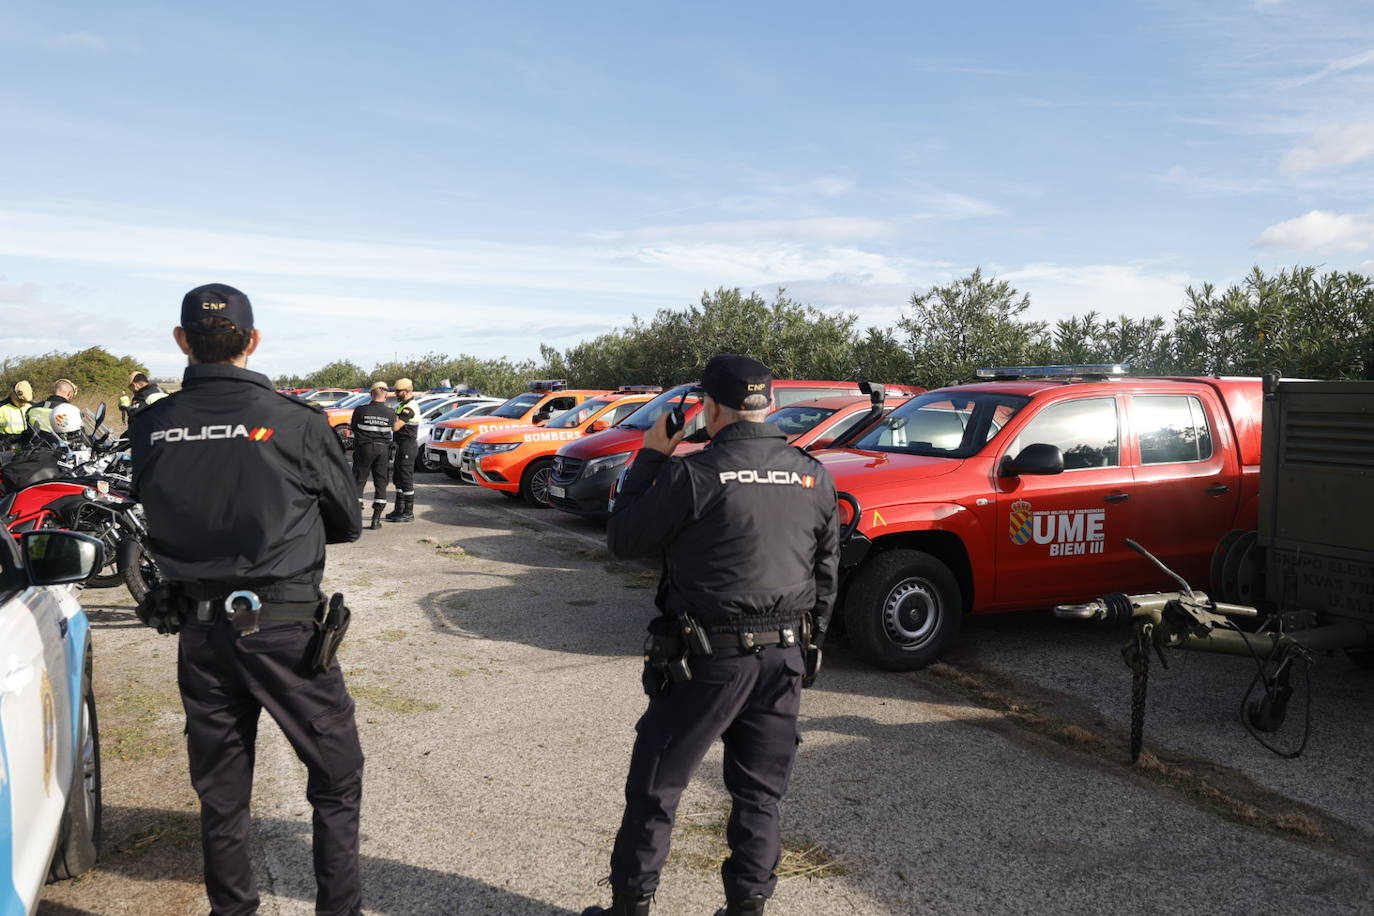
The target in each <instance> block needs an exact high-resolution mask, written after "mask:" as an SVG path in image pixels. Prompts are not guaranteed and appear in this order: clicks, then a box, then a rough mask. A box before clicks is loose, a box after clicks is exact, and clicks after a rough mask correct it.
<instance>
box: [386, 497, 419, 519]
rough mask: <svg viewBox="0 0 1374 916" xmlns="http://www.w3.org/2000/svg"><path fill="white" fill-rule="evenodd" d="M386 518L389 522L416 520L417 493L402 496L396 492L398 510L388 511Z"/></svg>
mask: <svg viewBox="0 0 1374 916" xmlns="http://www.w3.org/2000/svg"><path fill="white" fill-rule="evenodd" d="M386 520H387V521H389V522H413V521H415V495H414V494H413V493H412V494H411V495H410V496H402V495H401V494H399V493H397V494H396V511H394V512H388V513H387V514H386Z"/></svg>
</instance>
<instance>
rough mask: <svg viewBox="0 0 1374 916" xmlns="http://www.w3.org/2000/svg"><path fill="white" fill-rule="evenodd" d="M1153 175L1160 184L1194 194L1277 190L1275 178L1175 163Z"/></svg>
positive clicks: (1250, 192)
mask: <svg viewBox="0 0 1374 916" xmlns="http://www.w3.org/2000/svg"><path fill="white" fill-rule="evenodd" d="M1152 177H1153V178H1154V180H1155V181H1157V182H1159V183H1160V184H1164V185H1168V186H1170V187H1172V188H1177V189H1179V190H1181V191H1187V192H1189V193H1193V194H1208V195H1221V196H1228V197H1229V196H1233V195H1235V196H1243V195H1250V194H1269V193H1273V192H1274V190H1275V182H1274V181H1273V180H1263V179H1257V178H1247V177H1244V176H1237V175H1232V174H1224V175H1221V174H1217V173H1216V172H1214V171H1211V170H1203V169H1193V168H1188V167H1187V166H1182V165H1175V166H1173V167H1171V168H1169V169H1168V170H1167V171H1164V172H1160V173H1159V174H1157V175H1154V176H1152Z"/></svg>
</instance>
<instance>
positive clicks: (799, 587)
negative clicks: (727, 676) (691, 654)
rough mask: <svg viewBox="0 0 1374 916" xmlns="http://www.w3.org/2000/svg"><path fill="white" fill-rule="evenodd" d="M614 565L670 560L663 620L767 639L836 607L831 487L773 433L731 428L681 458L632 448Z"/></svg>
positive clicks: (616, 520) (619, 503) (810, 461)
mask: <svg viewBox="0 0 1374 916" xmlns="http://www.w3.org/2000/svg"><path fill="white" fill-rule="evenodd" d="M607 543H608V544H609V546H610V548H611V552H612V553H614V554H615V555H616V556H618V557H627V558H628V557H648V556H653V555H655V554H659V553H663V554H665V555H666V557H667V564H666V566H667V570H666V575H667V576H668V581H667V583H666V588H664V589H661V591H660V595H662V596H663V597H662V607H661V609H662V610H663V612H664V613H665V614H670V615H671V614H677V613H681V612H686V613H689V614H691V615H692V616H693V617H694V618H696V620H697V623H698V624H700V625H701V626H702V627H704V628H705V629H707V630H708V631H716V632H721V631H727V630H736V631H743V630H764V629H770V628H774V627H781V626H789V625H792V624H795V623H796V622H797V621H798V620H799V619H800V618H801V616H802V614H803V613H805V612H807V611H811V612H813V614H814V615H815V619H816V624H817V628H818V629H819V630H821V631H822V632H824V628H825V627H826V626H827V625H828V624H829V621H830V614H831V612H832V611H833V610H834V607H835V590H836V578H837V575H838V568H839V525H838V522H837V519H836V509H835V484H834V482H833V481H832V480H831V479H830V474H829V473H827V472H826V470H825V468H824V467H823V466H822V465H821V463H820V462H818V461H816V460H815V459H814V458H812V457H811V456H809V455H807V454H806V453H805V452H803V451H801V450H800V449H796V448H793V447H792V446H790V445H788V444H787V438H786V436H784V435H783V433H782V431H781V430H779V429H778V428H777V427H776V426H773V425H772V424H771V423H734V424H732V425H730V426H727V427H726V428H725V429H722V430H721V431H720V432H719V433H718V434H717V435H716V436H715V438H714V439H713V440H712V442H711V444H710V446H709V447H707V448H705V449H703V450H701V451H699V452H695V453H693V454H691V455H687V456H686V457H684V458H668V457H667V456H665V455H663V454H662V453H660V452H656V451H654V450H652V449H641V450H640V451H639V453H638V454H637V455H636V456H635V460H634V464H633V465H631V467H630V470H629V472H628V473H627V474H626V477H625V481H624V483H623V485H622V486H621V488H620V491H619V493H618V494H617V496H616V503H615V509H614V510H613V511H612V512H611V520H610V523H609V527H608V529H607Z"/></svg>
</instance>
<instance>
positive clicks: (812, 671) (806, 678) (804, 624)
mask: <svg viewBox="0 0 1374 916" xmlns="http://www.w3.org/2000/svg"><path fill="white" fill-rule="evenodd" d="M801 644H802V665H803V673H802V682H801V685H802V687H810V686H811V685H812V684H814V683H816V675H818V674H820V673H821V647H820V646H818V645H816V634H815V622H814V621H813V620H812V617H811V612H810V611H807V612H806V613H805V614H803V615H802V621H801Z"/></svg>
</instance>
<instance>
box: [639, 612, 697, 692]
mask: <svg viewBox="0 0 1374 916" xmlns="http://www.w3.org/2000/svg"><path fill="white" fill-rule="evenodd" d="M691 678H692V670H691V668H690V667H688V665H687V645H686V643H684V642H683V640H682V634H681V631H680V628H679V626H678V623H677V621H675V620H672V619H670V618H668V617H664V616H662V615H660V616H658V617H655V618H654V619H653V620H650V621H649V635H648V636H646V637H645V638H644V674H643V677H642V681H643V683H644V693H645V694H646V695H647V696H649V697H661V696H666V695H667V693H668V689H669V688H670V687H672V685H673V684H674V683H678V682H681V681H687V680H691Z"/></svg>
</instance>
